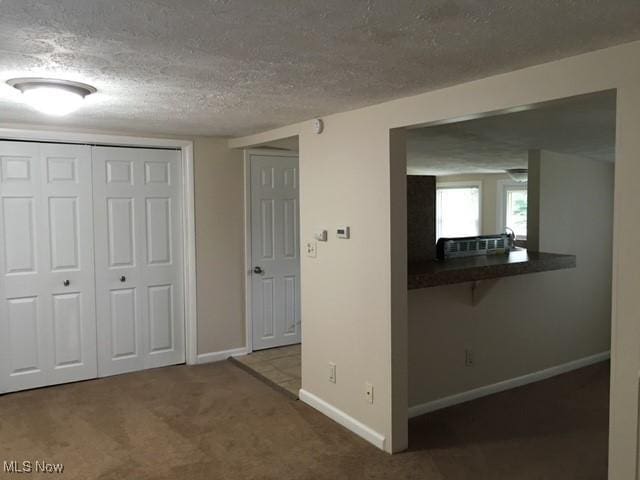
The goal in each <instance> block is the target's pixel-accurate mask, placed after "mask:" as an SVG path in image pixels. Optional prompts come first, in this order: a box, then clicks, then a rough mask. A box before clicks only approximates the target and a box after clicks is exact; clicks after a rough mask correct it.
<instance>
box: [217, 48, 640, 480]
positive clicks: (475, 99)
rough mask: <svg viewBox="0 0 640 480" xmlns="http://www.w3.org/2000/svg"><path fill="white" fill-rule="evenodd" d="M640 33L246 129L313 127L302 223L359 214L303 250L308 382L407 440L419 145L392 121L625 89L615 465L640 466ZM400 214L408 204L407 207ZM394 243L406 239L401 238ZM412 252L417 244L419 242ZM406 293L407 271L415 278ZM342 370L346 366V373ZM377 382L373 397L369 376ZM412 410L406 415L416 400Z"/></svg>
mask: <svg viewBox="0 0 640 480" xmlns="http://www.w3.org/2000/svg"><path fill="white" fill-rule="evenodd" d="M638 59H640V42H634V43H629V44H626V45H621V46H617V47H612V48H608V49H604V50H599V51H595V52H591V53H588V54H584V55H578V56H575V57H570V58H566V59H562V60H558V61H555V62H550V63H547V64H543V65H539V66H535V67H530V68H526V69H522V70H518V71H515V72H510V73H506V74H501V75H496V76H493V77H489V78H486V79H482V80H477V81H473V82H468V83H465V84H461V85H457V86H454V87H449V88H445V89H442V90H437V91H434V92H429V93H425V94H422V95H416V96H413V97H407V98H403V99H399V100H393V101H390V102H387V103H383V104H380V105H374V106H371V107H367V108H363V109H359V110H355V111H351V112H346V113H340V114H336V115H330V116H328V117H325V118H324V120H325V126H326V129H325V132H324V133H323V134H321V135H315V134H314V133H313V130H312V125H311V123H310V122H303V123H299V124H295V125H291V126H288V127H283V128H279V129H275V130H272V131H269V132H264V133H261V134H256V135H251V136H248V137H244V138H241V139H233V140H231V141H230V143H229V144H230V146H231V147H233V148H241V147H247V146H252V145H258V144H263V143H265V142H269V141H271V140H275V139H278V138H287V137H291V136H294V135H300V171H301V186H302V191H301V217H302V222H301V227H302V230H301V235H302V238H303V239H307V238H310V237H311V236H312V234H313V230H314V229H316V228H318V226H319V225H323V224H326V225H336V224H339V223H351V225H352V226H353V228H354V240H353V241H350V242H349V241H347V242H343V243H339V242H337V241H333V242H329V243H328V244H327V245H326V246H325V245H323V246H322V248H320V250H319V252H318V253H319V254H318V258H317V259H315V260H310V259H309V260H307V259H305V260H303V262H302V275H301V277H302V304H303V317H302V323H303V338H304V345H303V349H302V352H303V353H302V363H303V388H306V389H311V390H312V393H317V395H318V397H320V398H323V399H325V400H326V401H327V402H329V403H330V404H331V405H332V407H333V408H334V409H336V410H338V411H342V412H347V413H348V415H351V416H352V417H353V419H354V420H356V421H358V422H360V423H361V424H364V425H365V426H366V427H368V428H370V429H373V430H376V431H377V432H378V433H380V434H381V435H382V436H383V437H384V438H386V439H387V440H388V441H387V442H386V444H385V448H386V449H387V450H390V451H391V450H398V449H401V448H402V447H403V445H406V444H407V436H406V427H405V429H404V430H402V429H401V428H400V427H399V426H398V424H399V423H403V422H404V423H405V424H406V421H407V420H406V418H407V402H406V394H407V389H408V385H407V380H406V379H407V371H406V368H405V365H406V362H404V363H403V362H402V360H401V359H402V356H403V355H401V352H402V351H404V352H406V351H407V350H408V338H406V337H405V338H404V340H403V339H401V338H400V337H399V336H398V335H396V336H394V335H392V332H396V333H397V334H399V335H401V334H402V333H401V332H402V330H403V326H405V327H406V325H407V320H408V319H407V316H406V315H404V314H403V308H396V309H394V310H392V305H394V304H396V303H400V302H402V297H403V293H402V292H401V289H402V287H403V285H402V283H403V282H402V278H401V275H400V274H397V275H395V276H394V277H393V281H392V279H391V278H392V277H391V275H392V272H401V268H402V266H401V265H400V264H401V263H402V254H401V253H398V252H397V251H396V250H395V248H397V246H398V245H400V242H399V241H398V238H400V237H401V236H402V235H406V228H405V229H404V233H403V229H402V228H398V225H397V224H396V223H393V224H392V218H391V216H392V215H391V212H392V211H393V212H395V211H396V210H397V209H398V207H397V206H398V205H401V204H402V202H403V200H402V195H406V192H404V191H401V189H400V188H397V187H396V184H395V183H393V181H392V179H393V178H394V175H395V172H396V171H397V170H399V171H401V172H402V175H405V174H406V159H401V158H399V156H396V155H392V153H393V152H390V145H389V133H390V131H392V129H396V128H401V127H407V126H418V125H422V126H424V125H427V124H432V123H437V122H443V121H447V120H449V119H453V118H457V119H463V118H473V117H474V116H477V115H481V114H484V113H487V112H493V113H498V112H506V111H510V110H512V109H513V108H517V107H520V106H523V105H531V104H535V103H540V102H545V101H550V100H554V99H560V98H565V97H569V96H573V95H580V94H586V93H592V92H597V91H602V90H608V89H617V100H618V110H617V130H616V193H615V198H616V211H615V229H614V230H615V232H614V239H615V241H614V276H613V278H614V281H613V285H614V288H613V294H614V296H613V301H614V307H613V311H614V316H613V337H612V344H613V362H612V369H613V370H612V392H613V393H612V399H611V400H612V401H611V405H612V417H611V429H610V450H609V452H610V456H609V465H610V467H609V469H610V478H612V479H613V478H615V479H616V480H623V479H624V480H626V479H633V478H635V470H636V465H637V461H636V460H637V457H638V438H637V427H638V422H637V420H638V371H640V342H638V340H637V339H638V338H640V296H639V295H638V294H637V292H638V290H639V289H640V276H638V274H637V272H638V271H639V270H640V249H638V248H637V245H638V244H640V215H637V212H638V211H639V210H640V193H639V192H638V188H637V185H639V184H640V158H639V157H640V153H639V152H640V135H638V131H640V61H639V60H638ZM396 216H397V215H394V217H396ZM392 246H394V247H395V248H394V249H392ZM405 258H406V256H405ZM404 296H406V284H405V285H404ZM334 358H337V361H338V363H339V365H338V368H339V372H342V375H344V376H343V377H340V376H339V380H338V383H337V384H335V385H333V384H331V385H330V384H328V381H327V379H326V377H327V375H326V372H327V362H328V361H329V360H331V359H334ZM338 375H340V374H338ZM367 379H369V380H372V381H373V382H375V383H376V400H375V402H374V404H373V405H367V404H365V403H363V401H364V400H363V395H362V385H363V384H364V382H365V381H366V380H367ZM403 411H404V419H403V417H402V412H403Z"/></svg>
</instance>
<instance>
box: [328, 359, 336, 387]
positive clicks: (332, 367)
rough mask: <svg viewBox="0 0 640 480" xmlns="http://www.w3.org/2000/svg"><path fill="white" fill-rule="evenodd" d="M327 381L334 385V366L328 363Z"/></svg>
mask: <svg viewBox="0 0 640 480" xmlns="http://www.w3.org/2000/svg"><path fill="white" fill-rule="evenodd" d="M329 381H330V382H331V383H336V364H335V363H333V362H329Z"/></svg>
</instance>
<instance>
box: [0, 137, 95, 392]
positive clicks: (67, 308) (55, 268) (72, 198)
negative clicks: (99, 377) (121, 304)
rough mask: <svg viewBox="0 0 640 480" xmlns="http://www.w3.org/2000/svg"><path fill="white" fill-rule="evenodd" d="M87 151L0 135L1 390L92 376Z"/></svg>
mask: <svg viewBox="0 0 640 480" xmlns="http://www.w3.org/2000/svg"><path fill="white" fill-rule="evenodd" d="M90 154H91V152H90V148H89V147H87V146H83V145H57V144H39V143H28V142H0V187H1V188H0V239H1V240H2V243H1V244H0V245H1V248H0V250H2V251H1V252H0V272H1V275H0V391H15V390H22V389H27V388H34V387H40V386H44V385H52V384H57V383H64V382H70V381H76V380H83V379H87V378H92V377H95V376H96V373H97V371H96V341H95V338H96V330H95V305H94V281H93V279H94V271H93V229H92V228H93V227H92V223H93V220H92V206H91V201H92V199H91V157H90Z"/></svg>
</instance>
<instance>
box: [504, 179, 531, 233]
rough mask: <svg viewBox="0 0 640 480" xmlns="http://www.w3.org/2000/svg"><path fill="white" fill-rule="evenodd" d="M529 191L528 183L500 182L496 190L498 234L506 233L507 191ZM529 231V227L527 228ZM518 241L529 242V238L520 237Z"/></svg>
mask: <svg viewBox="0 0 640 480" xmlns="http://www.w3.org/2000/svg"><path fill="white" fill-rule="evenodd" d="M510 189H517V190H528V187H527V182H516V181H515V180H498V182H497V189H496V193H497V195H496V213H497V215H496V228H497V231H498V233H502V232H504V230H505V228H506V220H507V190H510ZM527 229H528V226H527ZM518 240H525V241H526V240H527V237H524V238H523V237H518Z"/></svg>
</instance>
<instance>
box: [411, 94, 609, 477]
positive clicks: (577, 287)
mask: <svg viewBox="0 0 640 480" xmlns="http://www.w3.org/2000/svg"><path fill="white" fill-rule="evenodd" d="M615 120H616V93H615V91H606V92H600V93H594V94H589V95H582V96H578V97H572V98H568V99H563V100H561V101H554V102H547V103H544V104H540V105H535V106H530V107H527V108H523V109H521V111H518V112H515V113H506V114H498V115H491V116H484V117H481V118H475V119H473V120H466V121H451V122H447V123H446V124H439V125H433V126H426V127H424V126H423V127H419V128H412V129H407V130H406V132H405V133H406V149H407V226H408V231H407V239H408V242H407V254H408V273H409V275H408V329H409V335H408V342H409V343H408V346H409V348H408V365H409V368H408V386H409V391H408V396H409V418H410V420H409V449H423V448H434V447H435V448H438V449H443V451H441V453H442V459H443V461H442V469H443V470H442V471H443V473H445V472H446V471H447V469H451V468H453V465H452V464H451V462H449V463H447V453H446V450H452V451H453V450H455V452H456V455H462V456H463V457H464V458H466V459H467V461H465V462H462V465H458V466H456V468H459V469H460V468H461V469H463V470H464V471H465V472H466V473H467V476H472V474H471V473H472V472H474V473H475V474H476V475H477V472H478V469H479V468H491V467H488V466H490V465H492V464H493V465H497V464H500V465H501V467H500V468H501V471H503V472H505V476H516V473H517V471H523V470H524V471H528V472H534V471H535V472H538V476H540V477H541V478H568V477H572V478H574V477H581V476H585V477H587V476H592V477H598V478H600V477H602V478H604V477H606V475H607V455H608V432H609V427H608V425H609V362H608V359H609V352H610V344H611V292H612V285H611V276H612V264H613V259H612V236H613V235H612V232H613V194H614V168H615V165H614V162H615ZM496 444H499V445H500V448H499V449H496V448H495V446H496ZM555 455H558V457H557V458H556V457H555ZM541 458H543V459H546V460H544V461H541V460H540V459H541ZM585 459H588V461H585ZM447 465H448V466H447ZM483 465H484V466H485V467H482V466H483ZM509 469H512V470H509ZM452 472H453V471H452ZM456 472H458V474H461V470H456ZM509 472H511V473H513V475H508V473H509ZM452 474H453V473H452ZM463 476H465V475H463Z"/></svg>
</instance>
